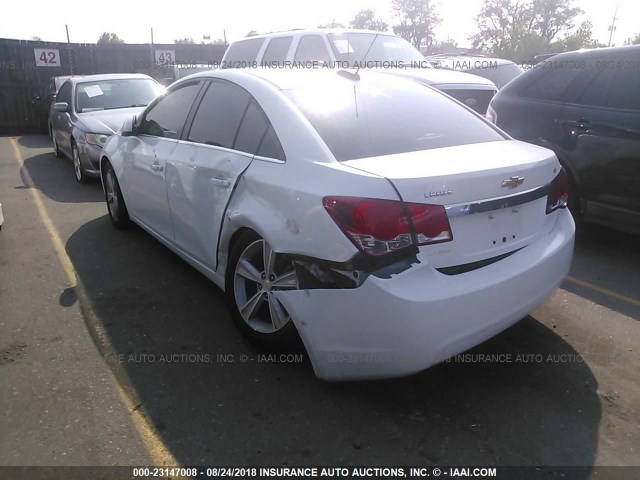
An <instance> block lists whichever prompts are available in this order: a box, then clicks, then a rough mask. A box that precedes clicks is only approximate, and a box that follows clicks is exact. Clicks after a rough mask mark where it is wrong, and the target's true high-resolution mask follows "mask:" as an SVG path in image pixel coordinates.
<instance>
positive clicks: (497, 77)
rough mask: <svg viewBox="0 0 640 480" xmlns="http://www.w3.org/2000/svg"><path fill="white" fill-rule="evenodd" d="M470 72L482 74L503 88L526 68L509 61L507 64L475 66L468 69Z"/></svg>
mask: <svg viewBox="0 0 640 480" xmlns="http://www.w3.org/2000/svg"><path fill="white" fill-rule="evenodd" d="M467 72H468V73H473V74H474V75H480V76H481V77H484V78H488V79H489V80H491V81H492V82H493V83H495V84H496V87H498V88H502V87H504V86H505V85H506V84H507V83H509V82H510V81H511V80H513V79H514V78H516V77H517V76H518V75H520V74H521V73H522V72H524V70H523V69H522V68H520V67H519V66H518V65H516V64H515V63H507V64H505V65H498V66H493V67H487V68H474V69H471V70H467Z"/></svg>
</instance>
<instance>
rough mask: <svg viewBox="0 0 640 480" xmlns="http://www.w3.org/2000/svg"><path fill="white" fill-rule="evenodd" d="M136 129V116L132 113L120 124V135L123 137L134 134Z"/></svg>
mask: <svg viewBox="0 0 640 480" xmlns="http://www.w3.org/2000/svg"><path fill="white" fill-rule="evenodd" d="M137 130H138V116H137V115H133V116H132V117H129V118H127V119H126V120H125V121H124V124H123V125H122V136H123V137H133V136H135V135H136V131H137Z"/></svg>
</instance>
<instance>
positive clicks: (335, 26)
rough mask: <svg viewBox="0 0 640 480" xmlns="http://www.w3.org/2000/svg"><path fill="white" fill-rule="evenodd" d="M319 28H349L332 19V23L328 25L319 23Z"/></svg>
mask: <svg viewBox="0 0 640 480" xmlns="http://www.w3.org/2000/svg"><path fill="white" fill-rule="evenodd" d="M318 28H347V27H345V26H344V25H343V24H341V23H337V22H336V21H335V20H331V23H327V24H326V25H318Z"/></svg>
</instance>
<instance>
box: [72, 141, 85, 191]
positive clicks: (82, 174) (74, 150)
mask: <svg viewBox="0 0 640 480" xmlns="http://www.w3.org/2000/svg"><path fill="white" fill-rule="evenodd" d="M76 154H77V155H78V162H79V163H80V178H78V176H77V175H76V166H75V156H76ZM71 161H72V162H74V165H73V177H74V178H75V179H76V181H77V182H78V183H89V177H87V173H86V172H85V171H84V167H83V166H82V159H81V158H80V151H79V150H78V146H77V145H76V143H75V142H72V143H71Z"/></svg>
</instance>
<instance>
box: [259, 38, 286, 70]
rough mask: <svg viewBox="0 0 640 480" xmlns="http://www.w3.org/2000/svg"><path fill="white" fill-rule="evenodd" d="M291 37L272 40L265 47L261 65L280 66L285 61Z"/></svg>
mask: <svg viewBox="0 0 640 480" xmlns="http://www.w3.org/2000/svg"><path fill="white" fill-rule="evenodd" d="M292 40H293V37H276V38H272V39H271V40H270V41H269V45H267V49H266V50H265V51H264V55H263V56H262V64H263V65H268V66H270V65H273V66H278V65H280V66H282V65H283V64H284V61H285V60H286V59H287V53H289V47H290V46H291V41H292Z"/></svg>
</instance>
